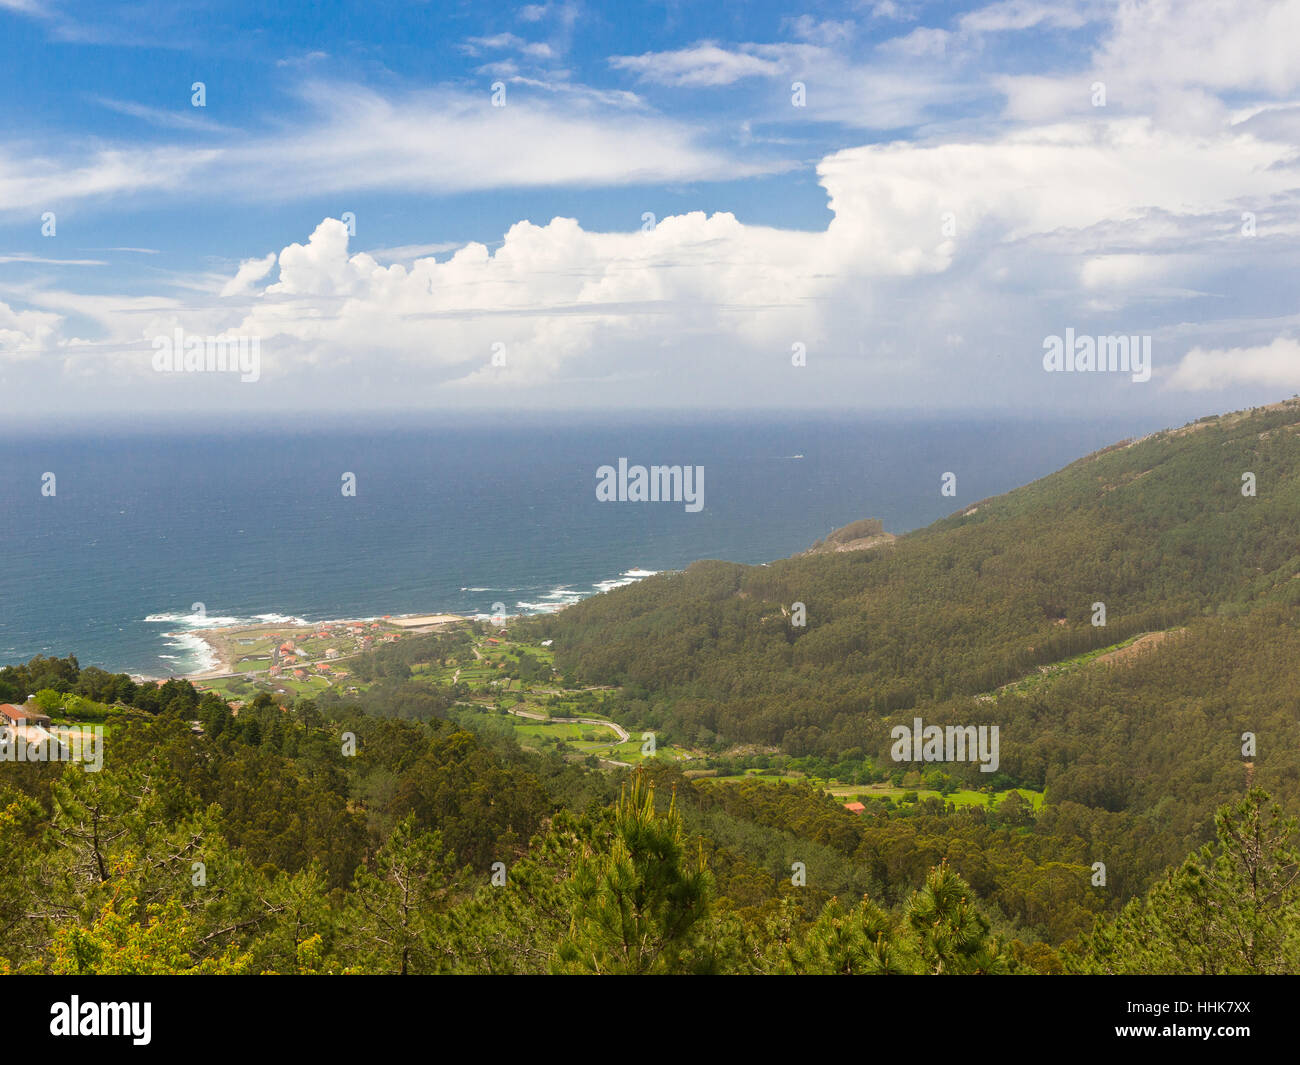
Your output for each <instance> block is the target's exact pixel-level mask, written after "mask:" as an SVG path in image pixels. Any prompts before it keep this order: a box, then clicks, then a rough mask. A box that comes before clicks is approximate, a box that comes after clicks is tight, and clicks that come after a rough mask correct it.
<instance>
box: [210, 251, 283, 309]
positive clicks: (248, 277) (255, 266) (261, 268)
mask: <svg viewBox="0 0 1300 1065" xmlns="http://www.w3.org/2000/svg"><path fill="white" fill-rule="evenodd" d="M275 262H276V257H275V253H274V252H272V253H271V254H270V255H267V256H266V257H265V258H264V259H245V260H244V261H243V262H242V263H240V264H239V269H238V270H236V271H235V276H234V277H232V278H231V279H230V280H229V281H227V282H226V284H225V285H223V286H222V288H221V295H222V298H223V299H224V298H226V297H229V296H238V295H242V294H243V293H245V292H248V291H249V289H251V288H252V287H253V285H254V284H256V283H257V282H258V281H261V280H262V279H263V278H264V277H266V275H267V274H269V273H270V272H271V270H272V268H273V267H274V266H275Z"/></svg>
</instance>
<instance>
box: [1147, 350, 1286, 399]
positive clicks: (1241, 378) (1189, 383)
mask: <svg viewBox="0 0 1300 1065" xmlns="http://www.w3.org/2000/svg"><path fill="white" fill-rule="evenodd" d="M1242 384H1245V385H1265V386H1267V387H1269V388H1300V341H1297V340H1296V339H1295V338H1294V337H1289V336H1282V337H1277V338H1275V339H1274V340H1273V341H1272V343H1269V344H1264V345H1261V346H1256V347H1243V348H1210V349H1206V348H1201V347H1196V348H1192V350H1191V351H1189V352H1188V353H1187V354H1186V355H1184V356H1183V358H1182V360H1181V361H1180V362H1179V363H1178V365H1177V367H1176V368H1175V369H1174V372H1173V373H1172V374H1171V375H1170V377H1169V387H1170V388H1180V389H1187V390H1189V391H1196V392H1205V391H1210V390H1214V389H1222V388H1227V387H1229V386H1231V385H1242Z"/></svg>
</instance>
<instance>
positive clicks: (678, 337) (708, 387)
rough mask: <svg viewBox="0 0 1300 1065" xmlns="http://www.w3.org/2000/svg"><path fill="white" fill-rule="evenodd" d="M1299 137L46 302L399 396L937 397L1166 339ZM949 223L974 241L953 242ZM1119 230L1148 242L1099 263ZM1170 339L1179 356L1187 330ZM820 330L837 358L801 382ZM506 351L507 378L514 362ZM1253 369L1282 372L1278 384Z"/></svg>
mask: <svg viewBox="0 0 1300 1065" xmlns="http://www.w3.org/2000/svg"><path fill="white" fill-rule="evenodd" d="M1289 150H1290V149H1289V147H1288V146H1287V145H1279V144H1271V143H1267V142H1262V141H1258V140H1256V139H1255V138H1252V137H1250V136H1246V135H1239V134H1235V133H1223V134H1221V135H1220V137H1219V138H1218V139H1215V140H1207V139H1206V138H1204V137H1201V136H1194V137H1193V136H1180V135H1176V134H1169V133H1166V132H1161V131H1158V130H1156V129H1155V128H1153V127H1152V125H1151V124H1150V123H1149V122H1146V121H1144V120H1136V119H1129V120H1117V121H1113V122H1110V123H1107V124H1106V125H1104V126H1100V127H1099V126H1094V125H1091V124H1089V125H1086V126H1084V125H1076V126H1070V125H1056V126H1050V127H1045V128H1042V129H1034V130H1019V131H1015V132H1013V133H1008V134H1006V135H1004V136H1003V137H1001V138H997V139H989V140H985V141H970V142H966V143H953V144H943V143H936V144H930V145H916V144H909V143H901V142H900V143H895V144H886V145H869V146H864V147H859V148H854V149H849V150H845V151H842V152H837V153H834V154H833V155H831V156H828V157H827V158H826V159H825V160H823V162H822V164H821V165H820V166H819V168H818V173H819V176H820V178H821V181H822V183H823V185H824V186H825V189H826V192H827V194H828V197H829V199H830V204H831V207H832V210H833V211H834V219H833V221H832V222H831V224H830V225H829V226H828V227H827V229H826V230H825V231H823V232H802V231H794V230H781V229H774V228H770V227H764V226H757V225H747V224H743V223H741V222H740V221H738V220H737V219H736V218H735V217H734V216H733V215H731V214H727V213H718V214H714V215H705V214H703V213H700V212H693V213H688V214H684V215H676V216H671V217H668V218H665V219H663V220H662V221H660V222H659V224H658V225H657V226H656V227H655V228H654V229H653V230H652V231H650V232H640V231H635V232H592V231H589V230H586V229H584V228H583V227H582V226H581V225H580V224H579V223H578V222H577V221H576V220H574V219H571V218H555V219H552V220H551V221H550V222H549V223H548V224H546V225H534V224H532V223H529V222H519V223H517V224H515V225H514V226H512V227H511V228H510V229H509V230H508V231H507V232H506V234H505V235H504V238H503V240H502V242H501V244H500V246H499V247H497V248H496V250H495V251H492V252H489V250H488V249H487V248H486V247H485V246H484V245H482V244H477V243H472V244H468V245H465V246H463V247H460V248H459V249H458V250H456V252H455V254H453V255H451V256H450V257H448V258H445V259H443V260H442V261H438V260H437V259H434V258H432V257H428V256H420V255H415V256H413V257H412V258H409V259H406V261H403V262H391V263H388V264H385V263H384V262H381V261H380V260H381V259H382V258H385V256H384V254H383V253H382V252H374V253H356V252H352V251H351V250H350V249H349V241H348V235H347V230H346V227H345V226H344V225H343V224H342V223H341V222H339V221H337V220H333V219H327V220H325V221H324V222H322V223H321V224H320V225H319V226H318V227H317V228H316V230H315V231H314V232H313V233H312V234H311V236H310V237H309V238H308V239H307V240H305V241H304V242H303V243H293V244H290V245H288V246H287V247H285V248H283V249H282V250H280V251H279V252H278V253H277V254H275V255H274V256H267V257H264V258H260V259H251V260H248V261H246V262H244V263H242V264H241V265H240V267H239V269H238V270H237V271H236V272H235V274H234V276H233V277H232V278H229V279H227V283H225V284H224V286H223V287H221V294H222V296H223V297H224V298H223V299H222V300H221V301H220V302H216V301H214V302H212V303H211V305H210V306H209V307H207V308H206V309H205V308H202V307H200V308H198V309H196V310H187V309H186V308H185V307H183V306H181V305H179V304H176V303H174V302H172V303H166V302H164V303H157V302H155V303H141V302H139V301H136V302H132V301H129V300H125V299H122V300H116V301H115V300H112V299H107V298H103V297H99V298H98V300H99V303H98V305H96V304H95V303H94V299H95V298H90V299H91V302H90V304H89V305H87V304H85V303H84V302H80V301H78V300H77V299H75V298H72V297H70V296H69V295H68V294H66V293H64V294H56V296H55V298H51V297H50V296H49V295H48V294H34V295H31V296H29V301H31V302H36V301H37V300H38V299H39V300H41V301H42V306H43V307H44V309H46V310H57V311H59V312H60V313H78V314H82V315H90V316H91V317H94V318H96V320H98V321H101V322H103V323H105V326H106V328H109V329H111V330H113V331H114V332H115V335H117V336H119V337H121V338H122V345H121V346H122V347H123V349H124V350H125V349H127V348H129V347H130V346H131V345H132V344H133V345H135V347H136V348H140V347H141V345H142V344H143V342H144V339H145V338H147V337H148V336H151V335H156V334H157V333H165V332H168V331H169V330H170V329H171V328H174V327H175V326H176V325H180V326H182V327H184V328H185V329H186V330H187V331H189V332H194V333H199V332H204V333H215V332H224V331H228V332H234V333H239V334H246V335H255V336H259V337H261V338H262V352H263V364H264V377H265V379H266V380H267V381H268V382H277V381H278V382H281V383H282V384H283V383H287V382H297V383H299V385H300V386H301V385H302V383H304V382H306V381H309V380H310V381H319V382H320V386H319V387H321V388H322V389H324V390H325V391H326V393H327V394H330V393H332V394H337V389H338V388H340V387H342V388H350V387H351V384H350V383H351V382H355V381H356V380H357V378H358V376H359V375H361V376H366V375H370V374H377V375H382V376H383V377H384V378H385V379H388V378H392V379H393V380H394V381H395V382H400V384H396V385H394V391H393V393H392V395H390V396H389V397H388V399H389V401H390V402H398V401H402V400H406V401H409V400H410V398H411V397H412V396H423V397H433V396H441V397H442V398H443V399H444V400H446V399H448V397H454V396H456V395H460V396H461V398H462V399H464V400H466V401H468V397H470V396H477V397H478V399H477V402H487V403H493V402H502V401H503V400H502V398H501V397H502V396H504V395H515V396H517V395H518V394H519V390H523V391H524V392H525V393H527V394H528V395H529V396H530V397H533V398H535V399H540V397H545V396H548V395H552V396H553V395H554V393H553V392H552V393H547V392H545V391H544V390H545V389H547V388H551V389H559V390H560V391H561V392H562V393H563V394H565V395H570V396H572V395H573V394H574V393H573V383H574V382H577V381H581V382H583V387H582V389H581V394H582V396H583V398H585V399H589V400H590V401H592V402H610V401H614V400H615V399H617V397H618V396H619V389H627V388H629V387H645V388H650V389H651V394H654V395H656V396H658V397H661V398H667V397H673V398H675V399H676V400H677V401H679V402H686V403H705V404H707V403H710V402H712V403H715V404H718V403H722V404H725V402H726V401H727V399H728V398H729V397H734V396H736V395H737V394H738V393H739V394H743V395H744V396H746V397H747V398H748V399H749V400H750V401H753V399H754V397H755V396H766V397H767V398H768V399H769V400H770V401H773V402H787V401H788V402H795V401H796V400H798V399H799V398H800V397H801V396H803V397H804V398H805V399H806V400H807V401H808V402H820V403H823V404H824V403H827V402H835V401H838V400H840V399H842V398H843V397H844V396H845V395H848V394H856V392H855V390H856V389H870V390H873V391H871V395H873V396H879V395H881V394H882V393H881V391H880V390H881V389H886V392H885V393H884V394H887V395H889V396H891V397H902V396H911V397H912V398H913V399H916V397H918V396H922V395H924V394H925V390H926V389H927V388H934V387H938V382H939V381H941V380H943V379H945V377H946V378H949V379H950V380H951V382H964V385H963V386H962V387H964V388H965V389H969V390H972V391H974V390H978V389H980V388H985V387H987V385H988V382H989V381H990V380H991V379H993V378H994V377H996V375H997V374H999V373H1005V370H1004V369H1002V367H1004V366H1005V365H1006V364H1007V361H1008V360H1012V362H1013V364H1015V365H1022V366H1025V367H1030V368H1037V367H1038V365H1039V361H1040V360H1041V337H1042V336H1043V335H1045V333H1050V332H1054V331H1057V330H1059V329H1060V328H1063V327H1064V326H1065V325H1068V324H1077V325H1080V326H1082V324H1083V321H1084V318H1085V316H1086V315H1088V314H1093V315H1100V316H1101V317H1102V318H1103V319H1104V323H1105V328H1099V331H1102V332H1106V331H1110V330H1111V329H1112V328H1113V329H1114V330H1115V331H1121V332H1125V333H1131V332H1147V331H1152V330H1154V329H1155V326H1154V325H1153V324H1152V320H1151V319H1150V317H1149V315H1150V313H1151V312H1150V311H1149V306H1150V305H1151V303H1152V301H1153V300H1154V301H1158V302H1159V301H1163V305H1173V306H1177V305H1178V303H1179V301H1181V300H1188V299H1195V298H1199V294H1198V293H1196V292H1195V291H1192V290H1191V289H1178V288H1174V287H1171V285H1170V278H1171V276H1174V275H1177V276H1178V277H1179V278H1180V279H1181V278H1187V277H1194V276H1200V275H1203V274H1205V273H1206V272H1208V271H1213V270H1214V269H1215V268H1216V264H1217V263H1218V262H1219V261H1220V260H1221V259H1223V251H1222V249H1223V248H1226V247H1229V246H1230V247H1233V248H1240V247H1241V238H1240V237H1239V236H1237V235H1236V234H1235V233H1234V234H1232V235H1225V233H1224V230H1223V228H1222V225H1221V222H1220V216H1221V215H1222V213H1223V212H1224V211H1225V210H1226V211H1227V213H1228V215H1229V217H1231V215H1232V208H1231V207H1225V205H1229V204H1232V203H1234V202H1235V201H1236V200H1237V199H1238V198H1239V197H1241V196H1247V195H1249V196H1254V197H1256V198H1258V199H1259V200H1260V201H1261V202H1272V201H1273V200H1274V199H1279V200H1285V198H1286V197H1287V196H1288V195H1290V194H1292V193H1294V191H1295V186H1296V185H1297V184H1298V183H1300V182H1298V181H1297V178H1296V176H1295V175H1294V174H1293V173H1291V172H1290V171H1288V170H1286V169H1285V168H1282V167H1279V166H1277V165H1275V164H1276V163H1277V162H1278V161H1279V160H1281V159H1284V158H1285V157H1286V155H1287V153H1288V152H1289ZM945 212H951V214H952V220H953V222H954V224H955V232H944V224H945ZM1211 232H1218V233H1219V234H1220V236H1219V238H1218V240H1219V241H1220V243H1219V244H1217V245H1216V244H1215V243H1214V241H1213V240H1211V239H1210V238H1208V237H1207V236H1206V234H1207V233H1211ZM1102 233H1104V234H1106V236H1104V237H1099V234H1102ZM1116 233H1122V234H1124V242H1125V243H1126V244H1127V245H1128V247H1129V248H1130V249H1132V250H1128V251H1122V252H1119V251H1114V252H1093V253H1092V254H1087V255H1084V256H1082V257H1080V254H1079V249H1080V248H1086V247H1087V246H1088V244H1089V243H1090V242H1095V241H1096V240H1098V239H1103V240H1104V242H1106V243H1110V244H1114V243H1115V242H1116V241H1115V236H1114V234H1116ZM1189 234H1191V235H1193V236H1194V238H1195V239H1194V240H1189ZM1229 240H1231V241H1233V242H1234V243H1233V244H1232V245H1228V244H1226V243H1222V242H1226V241H1229ZM1198 241H1199V242H1200V243H1199V244H1197V242H1198ZM1255 247H1259V248H1260V250H1261V253H1262V252H1263V247H1264V246H1263V245H1259V246H1255ZM1260 262H1261V264H1262V265H1261V267H1260V268H1262V269H1264V270H1268V269H1269V260H1268V259H1267V258H1264V259H1262V260H1260ZM273 265H274V266H278V271H275V270H274V269H273ZM1198 272H1199V274H1198ZM263 280H265V281H266V282H267V283H265V284H262V283H261V282H262V281H263ZM205 284H206V282H205ZM1199 328H1202V329H1203V330H1210V331H1212V330H1213V329H1214V328H1215V326H1214V323H1213V322H1202V323H1200V325H1199ZM1224 328H1225V329H1226V328H1230V326H1227V325H1225V326H1224ZM1157 331H1158V330H1157ZM954 337H959V338H960V340H953V339H952V338H954ZM1160 337H1161V342H1160V347H1159V350H1160V351H1161V352H1167V351H1168V350H1169V349H1170V347H1171V346H1172V345H1173V343H1174V342H1175V341H1176V340H1177V336H1176V335H1175V334H1174V333H1172V332H1169V331H1167V330H1166V331H1165V332H1163V333H1160ZM796 341H798V342H801V343H804V344H806V345H807V346H808V349H809V351H810V352H813V353H814V354H815V358H814V360H813V361H810V363H809V371H810V372H809V373H808V374H807V375H806V376H805V377H802V378H794V379H793V380H791V379H790V378H789V373H788V370H789V349H790V345H791V344H792V343H794V342H796ZM495 344H501V345H504V348H503V349H502V350H504V351H505V353H506V355H507V366H506V367H505V368H501V367H494V366H492V365H491V362H490V360H491V353H492V350H493V345H495ZM1202 346H1204V345H1202ZM1203 358H1204V356H1201V355H1198V356H1196V358H1191V357H1190V356H1189V359H1190V361H1185V364H1184V367H1185V368H1184V369H1182V370H1180V374H1179V375H1176V376H1175V378H1174V379H1175V381H1177V382H1179V383H1180V384H1181V386H1182V387H1188V386H1187V384H1186V382H1187V381H1189V380H1192V379H1199V378H1197V375H1198V374H1199V375H1200V377H1205V376H1206V371H1205V369H1204V367H1203V366H1202V364H1201V362H1200V361H1198V360H1201V359H1203ZM1017 359H1022V360H1023V361H1022V362H1019V363H1017V362H1015V360H1017ZM1275 361H1277V362H1279V363H1280V362H1281V357H1280V356H1278V357H1277V359H1275ZM138 362H139V359H138V357H136V363H138ZM132 365H135V364H132ZM141 365H142V364H141ZM1242 365H1253V364H1252V363H1250V362H1249V360H1247V361H1246V362H1244V363H1242ZM1217 366H1218V363H1217V362H1213V363H1212V368H1215V367H1217ZM138 368H140V367H138ZM309 368H310V375H311V376H310V377H304V376H303V375H304V374H305V373H307V371H308V369H309ZM1216 372H1218V371H1217V370H1216ZM827 375H829V376H827ZM1220 376H1221V377H1222V375H1220ZM1215 379H1216V380H1218V379H1219V378H1215ZM1222 379H1223V380H1225V381H1226V380H1229V378H1227V377H1223V378H1222ZM1235 379H1236V380H1254V381H1257V382H1259V383H1267V382H1266V375H1265V374H1264V373H1263V372H1255V373H1254V376H1253V377H1249V376H1247V377H1242V376H1241V375H1240V374H1239V375H1238V377H1237V378H1235ZM1016 380H1017V388H1018V389H1020V390H1021V391H1027V392H1029V393H1032V391H1033V389H1034V388H1035V387H1038V386H1039V384H1040V382H1041V378H1040V377H1034V376H1033V375H1030V376H1029V377H1028V378H1027V377H1026V374H1025V373H1023V372H1022V373H1020V374H1019V375H1018V377H1017V378H1016ZM1272 380H1273V378H1268V379H1267V381H1268V382H1271V381H1272ZM329 382H333V385H332V386H331V384H330V383H329ZM593 382H598V383H593ZM647 382H649V383H647ZM804 382H808V383H809V384H808V387H807V388H806V390H805V393H806V394H805V393H801V392H799V391H798V389H799V388H801V387H803V383H804ZM813 382H817V384H816V385H815V386H814V385H813V384H812V383H813ZM143 386H147V382H144V383H143ZM178 387H179V386H178ZM950 387H952V385H950ZM440 389H441V391H439V390H440ZM448 389H450V390H451V391H447V390H448ZM511 389H514V390H516V391H515V392H514V393H512V392H511V391H510V390H511ZM566 389H567V391H566ZM536 390H542V391H536ZM602 390H603V391H602ZM863 394H864V395H865V394H866V393H863ZM623 398H624V401H626V398H627V397H626V395H625V396H624V397H623ZM429 401H430V402H432V398H430V399H429Z"/></svg>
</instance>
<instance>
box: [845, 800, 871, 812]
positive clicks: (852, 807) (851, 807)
mask: <svg viewBox="0 0 1300 1065" xmlns="http://www.w3.org/2000/svg"><path fill="white" fill-rule="evenodd" d="M844 809H846V810H848V812H849V813H851V814H865V813H866V812H867V808H866V807H865V806H863V805H862V803H860V802H846V803H845V804H844Z"/></svg>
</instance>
